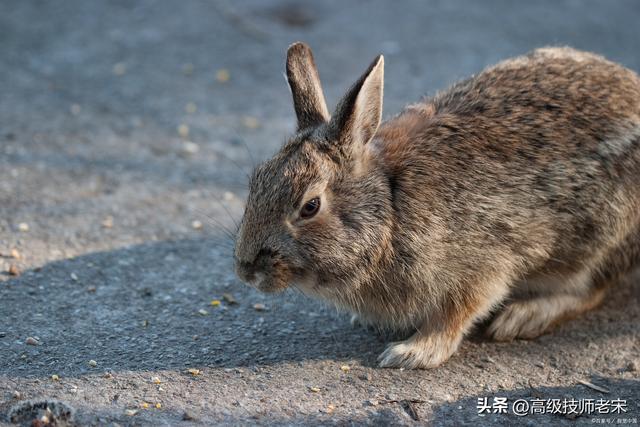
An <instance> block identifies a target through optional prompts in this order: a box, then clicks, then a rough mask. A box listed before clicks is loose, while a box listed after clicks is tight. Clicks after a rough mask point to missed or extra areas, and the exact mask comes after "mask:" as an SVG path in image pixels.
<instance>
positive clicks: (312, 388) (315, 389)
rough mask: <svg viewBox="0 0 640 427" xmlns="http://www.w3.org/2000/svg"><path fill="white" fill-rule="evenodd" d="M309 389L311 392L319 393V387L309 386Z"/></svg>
mask: <svg viewBox="0 0 640 427" xmlns="http://www.w3.org/2000/svg"><path fill="white" fill-rule="evenodd" d="M309 391H310V392H312V393H320V389H319V388H318V387H309Z"/></svg>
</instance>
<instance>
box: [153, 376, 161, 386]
mask: <svg viewBox="0 0 640 427" xmlns="http://www.w3.org/2000/svg"><path fill="white" fill-rule="evenodd" d="M151 382H152V383H154V384H162V381H160V378H159V377H151Z"/></svg>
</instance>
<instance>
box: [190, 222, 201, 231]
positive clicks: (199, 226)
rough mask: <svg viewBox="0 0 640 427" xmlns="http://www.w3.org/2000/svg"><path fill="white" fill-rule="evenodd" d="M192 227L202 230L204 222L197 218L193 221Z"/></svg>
mask: <svg viewBox="0 0 640 427" xmlns="http://www.w3.org/2000/svg"><path fill="white" fill-rule="evenodd" d="M191 228H193V229H194V230H201V229H202V222H200V221H198V220H197V219H196V220H194V221H191Z"/></svg>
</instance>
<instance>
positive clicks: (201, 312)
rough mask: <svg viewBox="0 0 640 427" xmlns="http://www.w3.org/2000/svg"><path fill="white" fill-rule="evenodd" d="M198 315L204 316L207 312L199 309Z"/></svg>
mask: <svg viewBox="0 0 640 427" xmlns="http://www.w3.org/2000/svg"><path fill="white" fill-rule="evenodd" d="M198 314H200V316H206V315H207V314H209V312H208V311H207V310H205V309H204V308H201V309H200V310H198Z"/></svg>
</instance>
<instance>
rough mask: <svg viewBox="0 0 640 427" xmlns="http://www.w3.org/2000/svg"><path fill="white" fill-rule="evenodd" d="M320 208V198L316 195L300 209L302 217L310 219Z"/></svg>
mask: <svg viewBox="0 0 640 427" xmlns="http://www.w3.org/2000/svg"><path fill="white" fill-rule="evenodd" d="M319 209H320V198H319V197H316V198H313V199H311V200H309V201H308V202H307V203H305V204H304V206H302V209H300V218H304V219H308V218H311V217H312V216H314V215H315V214H317V213H318V210H319Z"/></svg>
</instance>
